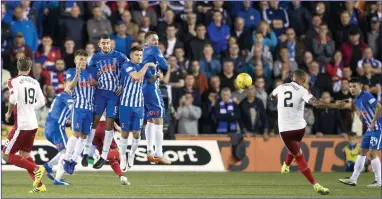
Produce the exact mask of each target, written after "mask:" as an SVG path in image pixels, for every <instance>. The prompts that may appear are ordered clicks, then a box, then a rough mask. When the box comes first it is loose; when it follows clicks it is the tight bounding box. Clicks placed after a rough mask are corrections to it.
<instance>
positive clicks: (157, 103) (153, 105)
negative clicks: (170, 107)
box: [143, 86, 165, 119]
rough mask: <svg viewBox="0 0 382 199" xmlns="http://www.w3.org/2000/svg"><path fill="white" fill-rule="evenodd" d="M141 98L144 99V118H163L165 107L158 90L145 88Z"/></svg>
mask: <svg viewBox="0 0 382 199" xmlns="http://www.w3.org/2000/svg"><path fill="white" fill-rule="evenodd" d="M143 97H144V99H145V118H146V119H150V118H164V115H165V107H164V102H163V97H162V93H161V91H160V89H159V88H155V87H152V86H150V87H148V88H145V89H143Z"/></svg>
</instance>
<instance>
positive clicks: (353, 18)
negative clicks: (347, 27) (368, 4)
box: [345, 1, 365, 30]
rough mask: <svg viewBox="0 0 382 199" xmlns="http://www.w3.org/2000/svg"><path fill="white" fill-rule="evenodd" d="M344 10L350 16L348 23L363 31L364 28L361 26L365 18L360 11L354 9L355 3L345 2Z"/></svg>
mask: <svg viewBox="0 0 382 199" xmlns="http://www.w3.org/2000/svg"><path fill="white" fill-rule="evenodd" d="M345 8H346V11H347V12H348V13H349V15H350V23H351V24H353V25H359V27H360V28H361V30H363V29H364V28H363V27H362V26H363V24H365V16H364V14H363V13H362V12H361V11H360V10H358V9H357V8H356V7H355V2H353V1H346V2H345Z"/></svg>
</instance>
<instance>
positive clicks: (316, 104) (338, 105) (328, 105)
mask: <svg viewBox="0 0 382 199" xmlns="http://www.w3.org/2000/svg"><path fill="white" fill-rule="evenodd" d="M308 104H310V105H312V106H314V107H315V108H338V109H343V108H344V107H345V102H344V101H341V102H339V103H325V102H322V101H319V100H317V99H316V98H315V97H313V96H312V97H311V98H310V99H309V101H308Z"/></svg>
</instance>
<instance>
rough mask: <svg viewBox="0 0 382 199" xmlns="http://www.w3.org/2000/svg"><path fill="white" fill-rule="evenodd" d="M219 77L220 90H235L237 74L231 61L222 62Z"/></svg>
mask: <svg viewBox="0 0 382 199" xmlns="http://www.w3.org/2000/svg"><path fill="white" fill-rule="evenodd" d="M219 76H220V80H221V85H220V88H229V89H230V90H231V91H233V90H235V86H234V84H235V79H236V76H237V74H235V71H234V65H233V62H232V61H230V60H225V61H224V62H223V71H222V73H221V74H220V75H219Z"/></svg>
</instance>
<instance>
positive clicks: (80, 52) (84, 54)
mask: <svg viewBox="0 0 382 199" xmlns="http://www.w3.org/2000/svg"><path fill="white" fill-rule="evenodd" d="M77 56H85V57H87V56H88V53H87V52H86V50H84V49H79V50H77V51H76V52H75V53H74V57H77Z"/></svg>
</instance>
